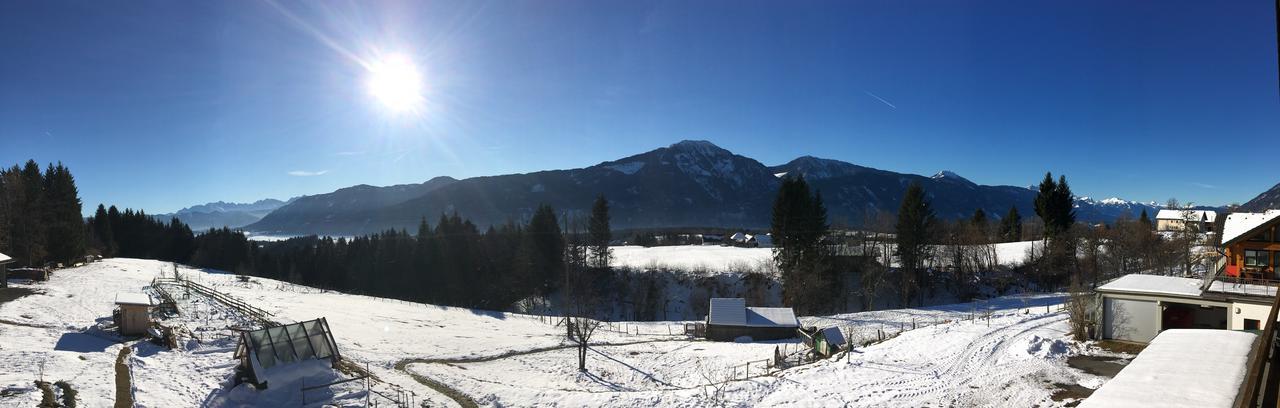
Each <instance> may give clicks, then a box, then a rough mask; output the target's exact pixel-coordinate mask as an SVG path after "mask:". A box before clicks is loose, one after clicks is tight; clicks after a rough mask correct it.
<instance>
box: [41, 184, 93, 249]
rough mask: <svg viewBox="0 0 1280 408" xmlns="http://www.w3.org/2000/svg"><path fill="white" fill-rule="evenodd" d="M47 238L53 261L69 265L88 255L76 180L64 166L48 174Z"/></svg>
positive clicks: (45, 194)
mask: <svg viewBox="0 0 1280 408" xmlns="http://www.w3.org/2000/svg"><path fill="white" fill-rule="evenodd" d="M44 196H45V201H46V204H45V211H46V212H45V220H44V222H45V236H46V237H47V239H48V241H47V242H48V256H49V259H50V260H51V261H54V262H61V263H64V264H67V265H70V264H73V263H75V261H77V260H78V259H79V258H81V257H83V256H84V251H85V244H84V241H85V239H84V230H85V226H84V221H83V219H82V218H81V215H80V214H81V204H80V194H79V190H78V189H77V188H76V183H75V178H74V177H72V176H71V171H69V170H68V169H67V168H66V167H65V166H63V165H62V163H58V165H57V166H56V167H55V166H54V165H52V164H50V165H49V167H48V169H47V170H45V174H44Z"/></svg>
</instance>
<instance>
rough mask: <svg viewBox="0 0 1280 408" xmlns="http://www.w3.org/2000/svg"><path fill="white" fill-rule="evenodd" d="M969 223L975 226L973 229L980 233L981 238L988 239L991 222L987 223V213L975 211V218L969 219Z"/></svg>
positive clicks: (979, 209)
mask: <svg viewBox="0 0 1280 408" xmlns="http://www.w3.org/2000/svg"><path fill="white" fill-rule="evenodd" d="M969 223H970V224H973V228H974V229H975V230H976V231H977V232H978V235H979V236H981V237H982V238H983V239H984V240H986V239H988V238H987V227H988V224H989V223H990V222H989V221H987V212H986V211H982V209H981V208H978V209H976V210H973V218H970V219H969Z"/></svg>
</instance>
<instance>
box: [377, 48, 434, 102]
mask: <svg viewBox="0 0 1280 408" xmlns="http://www.w3.org/2000/svg"><path fill="white" fill-rule="evenodd" d="M368 87H369V93H370V94H371V95H373V97H374V98H375V99H377V100H378V102H381V103H382V105H383V106H385V107H387V108H388V109H390V110H391V111H392V112H395V113H400V112H406V111H413V110H416V109H418V108H419V107H420V106H421V105H422V102H423V97H422V75H421V74H419V73H418V67H417V66H415V65H414V64H413V61H412V60H410V59H409V58H408V57H405V56H403V55H398V54H396V55H391V56H388V57H386V58H383V59H382V60H379V61H375V62H374V63H372V64H370V65H369V79H368Z"/></svg>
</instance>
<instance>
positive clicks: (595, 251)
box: [587, 194, 613, 268]
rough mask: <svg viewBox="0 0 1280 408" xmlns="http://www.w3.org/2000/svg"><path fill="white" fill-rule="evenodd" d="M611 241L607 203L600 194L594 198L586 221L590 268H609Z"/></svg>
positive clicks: (611, 234)
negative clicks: (589, 217) (589, 216)
mask: <svg viewBox="0 0 1280 408" xmlns="http://www.w3.org/2000/svg"><path fill="white" fill-rule="evenodd" d="M612 240H613V233H612V232H610V231H609V201H608V200H606V199H605V198H604V194H601V195H598V196H596V201H595V203H593V204H592V205H591V219H589V220H587V246H588V250H589V251H590V258H591V264H592V266H594V267H596V268H608V267H609V257H610V251H609V241H612Z"/></svg>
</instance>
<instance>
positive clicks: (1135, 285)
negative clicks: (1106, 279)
mask: <svg viewBox="0 0 1280 408" xmlns="http://www.w3.org/2000/svg"><path fill="white" fill-rule="evenodd" d="M1203 283H1204V282H1202V281H1201V280H1200V279H1192V278H1180V277H1177V276H1161V275H1139V274H1129V275H1125V276H1121V277H1120V278H1119V279H1116V280H1113V281H1111V282H1110V283H1107V284H1106V285H1102V286H1099V287H1098V289H1097V291H1099V292H1113V293H1133V294H1155V295H1177V296H1200V293H1201V292H1202V291H1201V290H1200V285H1202V284H1203Z"/></svg>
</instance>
